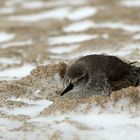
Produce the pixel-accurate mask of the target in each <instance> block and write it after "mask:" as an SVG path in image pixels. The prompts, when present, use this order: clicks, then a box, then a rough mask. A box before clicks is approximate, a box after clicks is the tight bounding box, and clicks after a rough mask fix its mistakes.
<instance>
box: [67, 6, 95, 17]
mask: <svg viewBox="0 0 140 140" xmlns="http://www.w3.org/2000/svg"><path fill="white" fill-rule="evenodd" d="M96 13H97V9H96V8H93V7H82V8H79V9H77V10H75V11H74V12H71V13H70V14H69V15H68V19H70V20H81V19H84V18H87V17H90V16H92V15H95V14H96Z"/></svg>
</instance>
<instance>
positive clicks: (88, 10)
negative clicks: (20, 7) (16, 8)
mask: <svg viewBox="0 0 140 140" xmlns="http://www.w3.org/2000/svg"><path fill="white" fill-rule="evenodd" d="M96 12H97V9H96V8H93V7H82V8H77V9H76V10H75V11H72V10H71V9H70V8H69V7H63V8H55V9H53V10H49V11H44V12H40V13H36V14H30V15H20V16H10V17H8V20H11V21H22V22H37V21H40V20H45V19H56V20H63V19H65V18H67V19H69V20H81V19H84V18H87V17H90V16H92V15H94V14H96Z"/></svg>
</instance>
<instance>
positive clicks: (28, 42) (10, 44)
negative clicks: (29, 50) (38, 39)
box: [0, 40, 33, 48]
mask: <svg viewBox="0 0 140 140" xmlns="http://www.w3.org/2000/svg"><path fill="white" fill-rule="evenodd" d="M32 44H33V41H32V40H25V41H16V42H8V43H4V44H3V45H1V46H0V48H10V47H20V46H25V45H26V46H28V45H32Z"/></svg>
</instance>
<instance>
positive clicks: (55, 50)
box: [49, 45, 79, 54]
mask: <svg viewBox="0 0 140 140" xmlns="http://www.w3.org/2000/svg"><path fill="white" fill-rule="evenodd" d="M77 48H79V46H78V45H73V46H61V47H60V46H59V47H52V48H50V49H49V52H50V53H54V54H62V53H70V52H72V51H74V50H76V49H77Z"/></svg>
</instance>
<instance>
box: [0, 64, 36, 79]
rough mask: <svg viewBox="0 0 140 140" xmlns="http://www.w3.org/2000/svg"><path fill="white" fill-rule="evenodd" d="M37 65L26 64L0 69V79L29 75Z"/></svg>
mask: <svg viewBox="0 0 140 140" xmlns="http://www.w3.org/2000/svg"><path fill="white" fill-rule="evenodd" d="M34 68H35V67H34V66H32V65H30V64H24V65H23V66H21V67H18V68H11V69H7V70H3V71H0V80H13V79H20V78H22V77H25V76H27V75H28V74H30V72H31V71H32V70H33V69H34Z"/></svg>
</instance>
